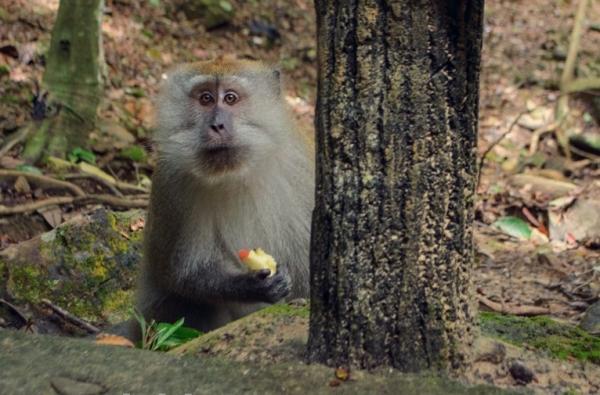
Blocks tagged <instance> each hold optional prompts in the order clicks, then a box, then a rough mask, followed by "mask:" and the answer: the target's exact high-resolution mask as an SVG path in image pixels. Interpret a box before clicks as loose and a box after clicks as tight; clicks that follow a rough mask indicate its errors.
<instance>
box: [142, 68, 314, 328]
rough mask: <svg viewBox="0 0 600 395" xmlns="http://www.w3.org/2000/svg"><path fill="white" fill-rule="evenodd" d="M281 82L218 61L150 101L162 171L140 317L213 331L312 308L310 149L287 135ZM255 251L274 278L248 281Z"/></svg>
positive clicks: (274, 75) (175, 80)
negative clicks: (299, 301) (283, 305)
mask: <svg viewBox="0 0 600 395" xmlns="http://www.w3.org/2000/svg"><path fill="white" fill-rule="evenodd" d="M286 107H287V106H286V103H285V99H284V95H283V93H282V88H281V83H280V75H279V71H278V70H277V69H276V68H274V67H272V66H269V65H266V64H265V63H262V62H259V61H253V60H231V59H227V58H224V57H220V58H218V59H216V60H214V61H203V62H197V63H192V64H186V65H183V66H180V67H178V68H176V69H175V70H173V71H172V72H171V73H170V74H168V76H167V78H166V81H165V82H164V86H163V87H162V90H161V93H160V95H159V98H158V101H157V124H158V128H157V132H156V135H155V140H156V143H157V147H158V151H159V154H160V159H159V161H158V164H157V168H156V172H155V174H154V178H153V184H152V193H151V198H150V208H149V210H148V218H147V225H146V229H145V240H144V256H143V266H142V270H141V275H140V277H141V278H140V283H139V289H138V299H137V307H138V309H140V311H141V312H142V313H143V314H144V315H145V317H146V319H154V320H156V321H157V322H174V321H176V320H177V319H179V318H181V317H185V323H184V325H185V326H190V327H194V328H197V329H198V330H200V331H203V332H205V331H209V330H212V329H215V328H217V327H219V326H222V325H224V324H226V323H228V322H230V321H232V320H235V319H238V318H240V317H242V316H244V315H247V314H249V313H251V312H253V311H255V310H258V309H260V308H262V307H264V306H266V305H267V304H269V303H275V302H277V301H280V300H283V299H285V298H288V299H292V298H299V297H308V293H309V284H308V283H309V279H308V253H309V239H310V221H311V211H312V208H313V202H314V150H313V140H312V137H310V136H306V135H303V134H302V133H301V132H299V131H298V130H297V129H295V128H294V126H293V123H292V122H291V120H290V115H289V113H288V109H287V108H286ZM256 247H260V248H262V249H263V250H265V251H266V252H268V253H269V254H271V255H272V256H273V257H274V258H275V259H276V261H277V262H278V265H279V266H278V270H277V272H276V274H274V275H273V276H269V274H270V271H269V270H262V271H259V272H257V273H253V274H249V273H248V271H247V268H246V267H245V266H244V265H243V264H242V263H241V262H240V260H239V258H238V251H239V250H243V249H252V248H256Z"/></svg>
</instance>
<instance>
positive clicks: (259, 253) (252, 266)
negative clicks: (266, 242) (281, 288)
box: [238, 248, 277, 277]
mask: <svg viewBox="0 0 600 395" xmlns="http://www.w3.org/2000/svg"><path fill="white" fill-rule="evenodd" d="M238 256H239V257H240V260H241V261H242V263H243V264H245V265H246V266H248V271H249V272H251V273H252V272H257V271H259V270H263V269H269V270H270V271H271V274H270V275H269V277H271V276H272V275H273V274H275V273H277V262H275V259H273V257H272V256H271V255H269V254H267V253H266V252H264V251H263V250H262V249H260V248H256V249H254V250H241V251H240V252H238Z"/></svg>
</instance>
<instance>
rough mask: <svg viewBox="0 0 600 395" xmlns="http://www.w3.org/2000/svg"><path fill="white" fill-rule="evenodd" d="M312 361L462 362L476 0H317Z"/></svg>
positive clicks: (472, 173)
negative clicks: (317, 64) (317, 62)
mask: <svg viewBox="0 0 600 395" xmlns="http://www.w3.org/2000/svg"><path fill="white" fill-rule="evenodd" d="M316 10H317V26H318V30H317V35H318V60H319V81H318V82H319V92H318V100H317V115H316V121H315V122H316V129H317V186H316V188H317V190H316V207H315V211H314V214H313V229H312V236H313V237H312V245H311V322H310V334H309V343H308V354H307V355H308V361H309V362H318V363H325V364H328V365H332V366H356V367H360V368H373V367H376V366H380V365H391V366H393V367H395V368H398V369H400V370H402V371H405V372H418V371H421V370H423V369H434V370H459V369H461V368H462V367H464V366H465V364H466V362H467V361H468V359H469V356H468V346H469V345H470V344H471V343H472V341H473V339H474V337H475V334H476V326H475V324H474V319H475V306H474V305H473V299H472V297H471V296H472V295H471V292H470V290H471V267H472V261H473V252H472V250H473V245H472V232H473V229H472V222H473V204H474V197H475V181H476V174H477V168H476V167H477V166H476V159H477V158H476V155H477V151H476V148H477V115H478V99H479V69H480V57H481V43H482V19H483V0H421V1H405V2H400V1H392V0H388V1H385V0H381V1H375V0H362V1H357V0H351V1H340V0H316Z"/></svg>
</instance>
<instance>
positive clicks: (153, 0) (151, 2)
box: [150, 0, 160, 7]
mask: <svg viewBox="0 0 600 395" xmlns="http://www.w3.org/2000/svg"><path fill="white" fill-rule="evenodd" d="M150 4H152V5H153V6H154V7H158V6H159V5H160V1H158V0H150Z"/></svg>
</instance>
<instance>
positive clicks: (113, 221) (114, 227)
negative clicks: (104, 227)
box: [106, 212, 119, 232]
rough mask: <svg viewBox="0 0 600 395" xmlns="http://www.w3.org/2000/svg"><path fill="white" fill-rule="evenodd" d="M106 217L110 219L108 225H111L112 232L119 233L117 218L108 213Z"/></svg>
mask: <svg viewBox="0 0 600 395" xmlns="http://www.w3.org/2000/svg"><path fill="white" fill-rule="evenodd" d="M106 216H107V217H108V224H109V225H110V227H111V228H112V230H115V231H117V232H118V231H119V229H118V228H117V217H116V216H115V215H114V214H113V213H109V212H107V213H106Z"/></svg>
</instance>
